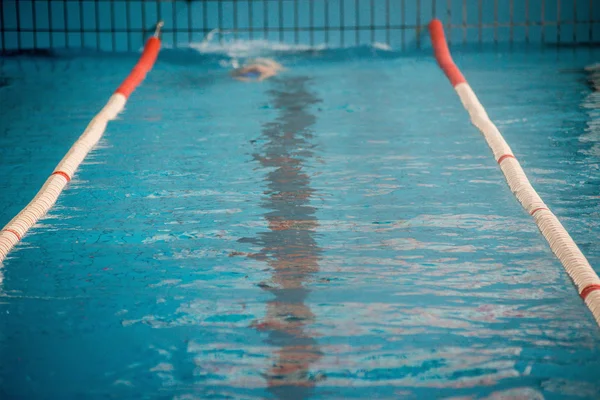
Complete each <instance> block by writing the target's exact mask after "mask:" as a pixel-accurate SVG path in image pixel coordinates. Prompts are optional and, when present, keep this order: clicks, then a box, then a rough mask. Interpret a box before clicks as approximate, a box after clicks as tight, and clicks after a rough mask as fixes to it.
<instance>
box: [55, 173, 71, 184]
mask: <svg viewBox="0 0 600 400" xmlns="http://www.w3.org/2000/svg"><path fill="white" fill-rule="evenodd" d="M52 175H60V176H64V177H65V179H66V180H67V182H70V181H71V177H70V176H69V175H67V173H66V172H63V171H54V172H53V173H52Z"/></svg>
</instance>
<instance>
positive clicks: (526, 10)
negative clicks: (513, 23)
mask: <svg viewBox="0 0 600 400" xmlns="http://www.w3.org/2000/svg"><path fill="white" fill-rule="evenodd" d="M529 23H530V21H529V0H525V43H529Z"/></svg>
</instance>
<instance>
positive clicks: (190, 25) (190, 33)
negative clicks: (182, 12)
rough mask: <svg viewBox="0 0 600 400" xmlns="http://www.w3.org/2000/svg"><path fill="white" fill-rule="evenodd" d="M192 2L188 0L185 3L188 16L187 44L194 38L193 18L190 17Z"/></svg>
mask: <svg viewBox="0 0 600 400" xmlns="http://www.w3.org/2000/svg"><path fill="white" fill-rule="evenodd" d="M192 7H193V5H192V2H191V1H190V2H189V3H188V4H187V17H188V44H190V43H192V40H194V35H193V31H194V19H193V17H192V15H193V14H194V13H193V12H192Z"/></svg>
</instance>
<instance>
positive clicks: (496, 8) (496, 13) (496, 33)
mask: <svg viewBox="0 0 600 400" xmlns="http://www.w3.org/2000/svg"><path fill="white" fill-rule="evenodd" d="M494 43H495V44H498V0H494Z"/></svg>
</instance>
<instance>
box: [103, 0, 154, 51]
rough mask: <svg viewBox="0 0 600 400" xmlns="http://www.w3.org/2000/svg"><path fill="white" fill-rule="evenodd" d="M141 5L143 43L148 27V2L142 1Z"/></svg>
mask: <svg viewBox="0 0 600 400" xmlns="http://www.w3.org/2000/svg"><path fill="white" fill-rule="evenodd" d="M97 1H98V0H96V2H97ZM140 5H141V6H142V43H144V40H146V34H145V32H146V29H147V28H148V27H147V25H146V4H145V3H144V2H142V3H141V4H140ZM96 15H98V12H97V11H96ZM96 24H97V23H96Z"/></svg>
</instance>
